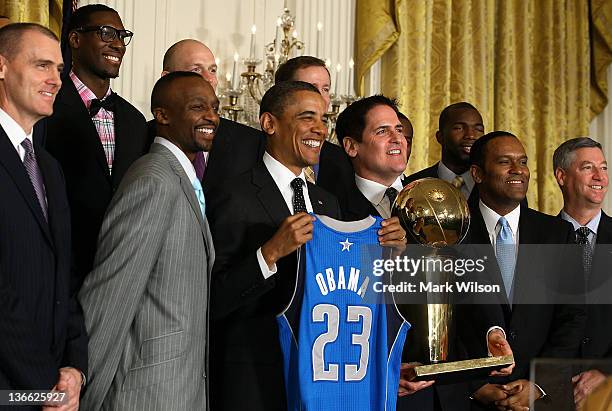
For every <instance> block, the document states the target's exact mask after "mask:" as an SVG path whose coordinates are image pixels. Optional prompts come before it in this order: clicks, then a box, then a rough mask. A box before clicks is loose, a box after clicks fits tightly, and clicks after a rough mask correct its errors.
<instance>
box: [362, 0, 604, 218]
mask: <svg viewBox="0 0 612 411" xmlns="http://www.w3.org/2000/svg"><path fill="white" fill-rule="evenodd" d="M592 1H595V0H592ZM607 1H609V0H607ZM390 3H391V4H390V5H388V6H385V7H386V8H387V9H388V10H390V12H389V15H391V16H394V17H395V20H394V21H393V22H394V26H395V28H396V31H397V32H399V35H398V37H397V40H396V41H395V42H394V43H393V45H392V46H391V47H388V49H386V52H385V51H383V52H381V53H380V54H382V60H381V61H382V91H383V93H384V94H385V95H388V96H391V97H396V98H398V99H399V101H400V105H401V107H400V108H401V109H402V111H403V112H404V113H405V114H406V115H408V117H409V118H410V119H411V120H412V122H413V125H414V129H415V138H414V140H413V148H412V156H411V158H410V161H409V165H408V168H407V172H408V173H411V172H414V171H417V170H420V169H423V168H425V167H427V166H429V165H431V164H433V163H434V162H435V161H437V160H439V158H440V149H439V145H438V144H437V143H436V141H435V132H436V130H437V129H438V124H437V121H438V116H439V113H440V111H441V110H442V109H443V108H444V107H445V106H447V105H449V104H451V103H454V102H457V101H468V102H470V103H472V104H474V105H475V106H476V107H477V108H478V109H479V111H480V112H481V114H482V116H483V120H484V122H485V127H486V130H487V131H491V130H507V131H510V132H512V133H514V134H516V135H517V136H518V137H519V138H520V139H521V141H522V142H523V144H524V145H525V149H526V150H527V154H528V156H529V165H530V170H531V183H530V187H531V188H530V190H529V193H528V198H529V204H530V205H531V206H532V207H534V208H538V209H540V210H542V211H544V212H548V213H555V214H556V213H557V212H558V211H559V210H560V208H561V206H562V199H561V195H560V192H559V189H558V187H557V184H556V182H555V180H554V177H553V172H552V153H553V151H554V149H555V148H556V147H557V146H558V145H559V144H560V143H561V142H562V141H564V140H566V139H568V138H572V137H576V136H579V135H586V134H587V132H588V125H589V120H590V118H591V112H590V105H589V103H590V93H591V89H590V72H589V69H590V62H589V59H590V53H589V4H588V0H581V1H578V0H504V1H496V0H431V1H422V0H395V1H391V2H390ZM368 4H369V6H367V5H368ZM377 4H379V0H357V5H358V8H357V12H358V14H357V22H358V25H357V26H356V32H357V34H356V46H355V49H356V51H357V50H360V49H361V48H362V47H363V46H362V44H368V43H367V41H368V37H367V36H368V34H369V33H377V29H376V27H365V28H364V27H361V26H360V25H359V22H360V21H365V20H366V16H360V15H359V12H360V11H361V10H367V9H368V8H375V7H376V5H377ZM377 24H380V21H378V20H374V21H371V22H370V25H373V26H375V25H377ZM606 27H607V28H608V30H609V26H606ZM372 54H373V55H375V54H376V53H372ZM355 55H356V56H358V58H359V57H360V54H359V53H356V54H355ZM355 64H356V66H357V65H359V64H363V62H361V61H356V63H355Z"/></svg>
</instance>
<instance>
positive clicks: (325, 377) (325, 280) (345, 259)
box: [277, 216, 410, 411]
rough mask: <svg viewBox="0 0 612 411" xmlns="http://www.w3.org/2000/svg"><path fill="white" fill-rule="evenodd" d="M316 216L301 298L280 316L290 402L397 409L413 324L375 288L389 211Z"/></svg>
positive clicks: (303, 262) (299, 285)
mask: <svg viewBox="0 0 612 411" xmlns="http://www.w3.org/2000/svg"><path fill="white" fill-rule="evenodd" d="M315 217H316V221H315V222H314V229H313V238H312V240H311V241H309V242H308V243H306V244H305V245H304V246H303V247H302V249H301V250H300V258H299V263H298V267H299V270H298V275H297V281H296V290H295V293H294V296H293V299H292V301H291V303H290V304H289V306H288V308H287V309H286V310H285V311H284V312H283V313H282V314H280V315H279V316H278V317H277V319H278V324H279V336H280V340H281V347H282V350H283V355H284V368H285V369H284V371H285V382H286V384H285V386H286V390H287V401H288V409H289V410H291V411H293V410H347V411H356V410H372V411H379V410H380V411H383V410H388V411H394V410H395V405H396V400H397V390H398V384H399V370H400V364H401V354H402V347H403V345H404V340H405V338H406V332H407V331H408V329H409V328H410V325H409V324H408V323H407V322H405V321H404V320H403V319H402V318H401V317H400V315H399V313H398V311H397V308H396V306H395V305H394V304H385V301H384V297H383V295H380V294H378V295H377V294H375V293H374V291H373V290H372V282H373V280H376V277H373V276H372V261H373V259H374V258H381V254H382V252H381V250H382V248H381V247H378V246H376V245H377V244H378V236H377V231H378V230H379V229H380V223H381V221H382V219H381V218H380V217H377V218H374V217H368V218H367V219H364V220H361V221H356V222H350V223H347V222H341V221H337V220H333V219H331V218H328V217H318V216H315ZM321 218H323V219H324V221H325V222H323V221H321ZM332 227H333V228H332ZM338 228H339V229H340V230H339V229H338ZM367 245H370V247H366V246H367ZM371 253H374V254H378V255H370V254H371ZM364 254H367V256H366V255H364Z"/></svg>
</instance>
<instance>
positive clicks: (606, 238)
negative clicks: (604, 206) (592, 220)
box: [595, 210, 612, 244]
mask: <svg viewBox="0 0 612 411" xmlns="http://www.w3.org/2000/svg"><path fill="white" fill-rule="evenodd" d="M595 242H596V243H597V244H612V218H610V217H609V216H608V215H607V214H606V213H604V212H603V210H602V212H601V220H599V227H597V238H596V240H595Z"/></svg>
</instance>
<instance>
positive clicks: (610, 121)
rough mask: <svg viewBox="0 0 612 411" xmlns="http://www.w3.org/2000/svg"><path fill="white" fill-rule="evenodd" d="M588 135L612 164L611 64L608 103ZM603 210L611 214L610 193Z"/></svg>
mask: <svg viewBox="0 0 612 411" xmlns="http://www.w3.org/2000/svg"><path fill="white" fill-rule="evenodd" d="M589 136H590V137H591V138H593V139H594V140H597V141H599V142H600V143H601V144H602V146H603V149H604V154H605V155H606V159H607V160H608V164H612V65H611V66H609V67H608V105H607V106H606V108H605V109H604V111H603V112H602V113H601V114H599V115H598V116H597V117H595V118H594V119H593V121H592V122H591V126H590V127H589ZM610 177H611V178H612V173H610ZM604 211H605V212H606V213H607V214H608V215H612V193H608V195H607V197H606V200H605V201H604Z"/></svg>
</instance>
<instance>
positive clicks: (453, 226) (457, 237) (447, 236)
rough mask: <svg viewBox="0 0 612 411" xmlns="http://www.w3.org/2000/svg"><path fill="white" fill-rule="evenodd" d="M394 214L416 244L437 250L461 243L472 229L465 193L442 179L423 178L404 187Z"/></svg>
mask: <svg viewBox="0 0 612 411" xmlns="http://www.w3.org/2000/svg"><path fill="white" fill-rule="evenodd" d="M393 215H396V216H398V217H399V220H400V224H401V225H402V227H404V229H405V230H406V232H407V233H408V235H409V236H410V237H411V238H412V239H413V240H414V241H415V242H417V243H420V244H423V245H431V246H434V247H435V246H445V245H453V244H459V243H460V242H461V240H463V238H464V237H465V235H466V234H467V232H468V228H469V226H470V210H469V208H468V205H467V201H465V198H464V197H463V194H461V191H459V190H458V189H457V188H455V187H454V186H453V185H452V184H450V183H447V182H446V181H444V180H440V179H439V178H423V179H420V180H417V181H415V182H414V183H411V184H408V185H407V186H406V187H404V189H403V190H402V191H400V193H399V194H398V195H397V198H396V200H395V204H394V205H393Z"/></svg>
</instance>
